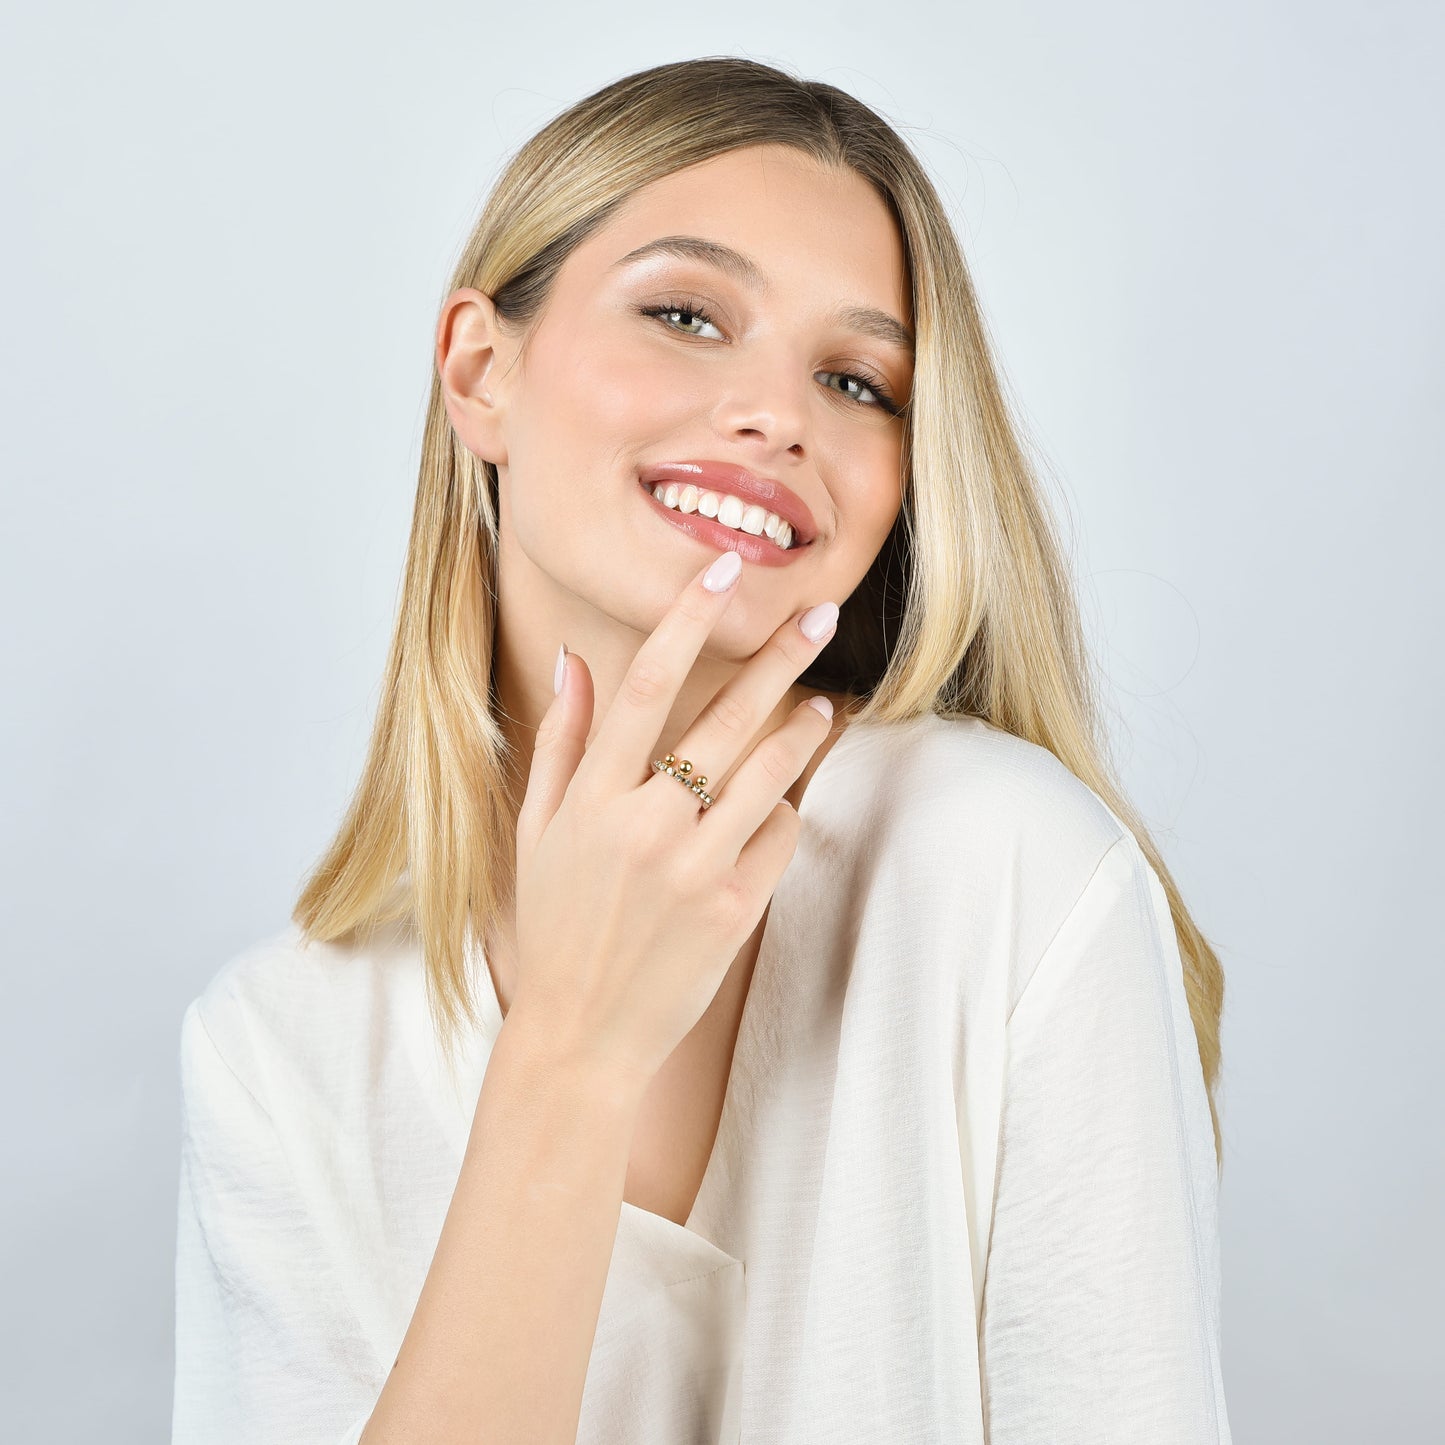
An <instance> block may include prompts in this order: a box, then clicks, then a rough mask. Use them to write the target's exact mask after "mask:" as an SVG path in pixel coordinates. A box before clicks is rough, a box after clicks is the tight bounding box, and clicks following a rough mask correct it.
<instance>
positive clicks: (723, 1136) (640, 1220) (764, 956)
mask: <svg viewBox="0 0 1445 1445" xmlns="http://www.w3.org/2000/svg"><path fill="white" fill-rule="evenodd" d="M881 725H882V724H881V723H880V722H879V720H878V719H872V720H868V721H864V722H859V721H857V720H854V721H853V722H850V723H849V724H848V726H847V727H845V728H844V729H843V731H842V733H841V734H839V736H838V737H837V739H836V740H835V741H834V742H833V744H832V746H831V747H829V749H828V751H827V752H826V753H824V754H823V757H822V758H821V759H820V760H819V762H818V766H817V768H816V769H815V770H814V772H813V776H812V777H811V778H809V780H808V786H807V787H806V788H804V790H803V796H802V798H801V799H800V800H799V803H798V816H799V817H800V818H803V819H807V818H808V817H810V816H811V815H812V813H813V812H814V809H815V807H817V806H819V804H818V801H817V800H818V799H819V798H820V797H822V789H820V786H819V785H820V783H824V782H826V781H827V775H828V774H829V772H830V770H831V769H832V768H833V767H834V766H835V765H836V763H835V760H836V759H837V758H838V756H839V754H840V753H842V752H846V751H849V744H850V742H855V743H856V741H857V735H858V734H859V733H860V732H862V731H863V730H865V729H867V728H869V727H878V726H881ZM808 842H809V839H808V834H807V830H806V829H804V832H803V834H802V836H801V837H800V839H799V844H798V851H799V852H802V850H803V849H804V848H805V847H806V846H808ZM798 861H799V859H798V856H797V854H795V855H794V858H793V860H792V861H791V862H790V863H789V865H788V871H791V869H792V868H793V866H794V865H795V864H796V863H797V862H798ZM788 871H785V872H784V873H783V876H782V878H781V879H779V881H778V886H777V888H775V889H774V891H773V895H772V897H771V899H770V900H769V902H768V905H767V909H766V918H765V920H764V925H763V936H762V938H761V939H760V940H759V941H758V956H757V960H756V962H755V963H754V964H753V971H752V975H751V977H750V979H749V983H748V991H747V996H746V997H745V998H744V1000H743V1011H742V1016H741V1018H740V1019H739V1021H738V1033H737V1039H736V1041H735V1042H734V1044H733V1054H732V1062H731V1066H730V1067H729V1069H728V1080H727V1085H726V1087H725V1089H724V1092H723V1104H722V1111H721V1113H720V1114H719V1116H718V1126H717V1133H716V1134H715V1136H714V1138H713V1145H712V1151H711V1152H710V1153H709V1155H708V1159H707V1164H706V1165H705V1166H704V1169H703V1174H702V1182H701V1183H700V1184H699V1185H698V1190H697V1195H696V1196H695V1198H694V1199H693V1204H692V1208H691V1210H689V1211H688V1216H687V1219H686V1221H685V1222H684V1223H682V1224H679V1223H678V1222H677V1221H676V1220H675V1219H671V1218H669V1217H668V1216H667V1215H665V1214H658V1213H656V1212H655V1211H653V1210H651V1209H644V1208H643V1207H642V1206H641V1205H640V1204H632V1203H630V1202H629V1201H628V1200H626V1199H624V1200H623V1201H622V1214H621V1218H622V1220H623V1221H624V1222H627V1223H630V1224H631V1226H632V1227H634V1228H638V1229H641V1230H642V1231H643V1232H644V1233H646V1234H656V1235H657V1237H658V1239H659V1240H661V1241H667V1240H672V1241H673V1242H675V1243H679V1244H681V1245H683V1246H684V1247H690V1248H691V1249H693V1250H694V1251H696V1250H698V1249H699V1248H700V1249H702V1250H703V1251H704V1252H705V1253H707V1254H708V1255H709V1256H714V1255H715V1256H717V1258H718V1260H719V1262H726V1261H727V1260H731V1259H732V1258H733V1257H732V1256H731V1255H728V1254H726V1252H725V1251H724V1250H722V1249H721V1248H720V1247H719V1246H718V1245H717V1244H716V1243H715V1242H714V1240H713V1239H712V1238H711V1237H710V1234H709V1230H711V1232H712V1233H716V1230H715V1229H714V1228H712V1226H713V1220H712V1217H711V1210H712V1208H713V1199H712V1196H713V1194H714V1193H715V1192H716V1190H717V1188H718V1184H717V1179H718V1176H719V1174H720V1173H721V1171H722V1169H723V1156H724V1154H725V1152H726V1151H727V1150H728V1149H729V1148H730V1147H731V1141H732V1138H733V1132H734V1130H733V1115H734V1114H735V1113H736V1112H737V1109H738V1108H739V1104H738V1096H739V1093H740V1091H741V1088H742V1084H743V1081H744V1080H745V1079H747V1078H750V1077H751V1069H752V1065H753V1062H754V1059H753V1052H754V1035H755V1033H756V1030H757V1021H756V1014H757V1011H758V1007H759V1006H758V1004H757V1002H756V1000H757V997H758V996H759V994H760V992H763V990H760V989H759V987H758V985H759V983H760V981H762V980H763V978H764V977H765V975H766V974H767V973H768V971H769V970H770V969H771V968H773V967H774V966H775V965H774V960H773V953H774V947H773V941H774V939H775V937H776V936H777V933H778V927H779V925H778V918H777V903H778V898H779V895H780V894H784V893H785V891H786V890H785V886H784V885H785V884H786V882H787V879H788ZM795 881H796V879H795ZM472 951H473V954H474V964H473V968H474V971H475V975H476V978H477V985H478V994H479V1002H480V1006H481V1014H482V1030H483V1032H484V1033H485V1035H486V1037H487V1041H488V1046H489V1049H490V1044H491V1042H492V1041H494V1040H495V1039H496V1037H497V1034H498V1033H499V1032H500V1030H501V1027H502V1007H501V1002H500V1000H499V999H498V997H497V989H496V983H495V981H494V980H493V978H492V970H491V968H490V966H489V965H488V963H487V961H486V957H485V954H484V952H483V950H482V946H481V943H480V941H479V940H475V939H474V940H473V941H472Z"/></svg>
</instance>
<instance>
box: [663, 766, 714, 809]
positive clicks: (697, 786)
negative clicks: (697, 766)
mask: <svg viewBox="0 0 1445 1445" xmlns="http://www.w3.org/2000/svg"><path fill="white" fill-rule="evenodd" d="M652 770H653V772H655V773H666V774H667V775H668V777H670V778H676V779H677V780H678V782H679V783H681V784H682V785H683V786H684V787H685V788H687V789H688V791H689V792H692V793H696V794H697V797H698V801H699V802H701V803H702V806H703V811H704V812H706V811H707V809H709V808H710V807H712V797H711V796H710V795H709V794H708V793H706V792H704V791H703V790H704V789H705V788H706V787H707V776H706V774H700V775H699V776H698V777H696V778H695V777H693V775H692V763H691V762H690V761H689V760H688V759H687V758H683V759H682V760H681V761H679V760H678V758H677V757H676V756H675V755H674V754H672V753H668V755H667V756H666V757H665V758H653V760H652Z"/></svg>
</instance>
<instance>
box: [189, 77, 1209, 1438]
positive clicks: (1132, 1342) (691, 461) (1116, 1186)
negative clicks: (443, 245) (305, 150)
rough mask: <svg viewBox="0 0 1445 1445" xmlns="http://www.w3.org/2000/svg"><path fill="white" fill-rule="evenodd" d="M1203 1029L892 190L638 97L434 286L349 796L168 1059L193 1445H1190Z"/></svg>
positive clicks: (895, 163)
mask: <svg viewBox="0 0 1445 1445" xmlns="http://www.w3.org/2000/svg"><path fill="white" fill-rule="evenodd" d="M559 644H560V647H559ZM554 661H555V665H554ZM549 683H550V684H551V686H550V687H549ZM810 704H811V705H810ZM424 1001H425V1005H426V1006H425V1007H424V1006H423V1004H424ZM1221 1003H1222V975H1221V971H1220V967H1219V963H1218V960H1217V958H1216V957H1215V955H1214V953H1213V952H1212V951H1211V949H1210V947H1209V945H1208V944H1207V943H1206V941H1205V940H1204V938H1203V937H1202V936H1201V935H1200V933H1199V932H1198V930H1197V929H1196V928H1195V927H1194V925H1193V923H1192V922H1191V920H1190V918H1189V915H1188V913H1187V912H1186V910H1185V908H1184V905H1183V903H1182V902H1181V900H1180V898H1179V894H1178V891H1177V889H1176V888H1175V887H1174V884H1173V881H1172V879H1171V878H1170V875H1169V872H1168V870H1167V868H1166V867H1165V866H1164V863H1163V861H1162V860H1161V858H1160V856H1159V854H1158V852H1157V850H1156V849H1155V847H1154V845H1153V844H1152V843H1151V842H1150V840H1149V837H1148V834H1147V832H1146V830H1145V829H1144V827H1143V825H1142V823H1141V821H1140V819H1139V818H1138V816H1137V814H1135V813H1134V812H1133V810H1132V809H1131V808H1130V806H1129V804H1128V803H1127V801H1126V800H1125V799H1124V798H1123V796H1122V795H1121V792H1120V790H1119V788H1118V786H1117V785H1116V784H1115V783H1114V782H1113V780H1112V779H1111V777H1110V776H1109V773H1108V771H1107V769H1106V766H1105V763H1104V761H1103V748H1102V745H1101V741H1100V731H1099V727H1098V724H1097V721H1096V707H1095V703H1094V700H1093V688H1092V682H1091V679H1090V673H1089V669H1088V663H1087V659H1086V655H1085V651H1084V647H1083V643H1082V640H1081V631H1080V626H1079V622H1078V618H1077V615H1076V611H1075V605H1074V602H1073V600H1072V597H1071V594H1070V591H1069V587H1068V584H1067V576H1066V571H1065V567H1064V565H1063V560H1062V556H1061V551H1060V548H1059V545H1058V543H1057V542H1056V540H1055V539H1054V536H1053V534H1052V532H1051V530H1050V524H1049V522H1048V519H1047V514H1046V509H1045V507H1044V504H1043V502H1042V500H1041V496H1040V493H1039V489H1038V486H1037V483H1036V481H1035V479H1034V476H1033V474H1032V472H1031V470H1030V467H1029V464H1028V462H1027V460H1026V458H1025V455H1024V449H1023V447H1022V445H1021V443H1020V441H1019V438H1018V435H1017V433H1016V429H1015V426H1014V424H1013V423H1012V421H1011V420H1010V417H1009V415H1008V412H1007V410H1006V408H1005V404H1004V401H1003V399H1002V396H1001V391H1000V386H999V383H998V380H997V377H996V373H995V369H994V366H993V363H992V361H991V359H990V353H989V347H988V344H987V340H986V336H985V332H984V327H983V323H982V320H981V318H980V315H979V312H978V308H977V305H976V302H975V300H974V296H973V291H972V288H971V286H970V282H969V278H968V274H967V271H966V269H965V266H964V262H963V259H962V256H961V254H960V251H959V247H958V244H957V241H956V239H955V237H954V234H953V232H952V230H951V228H950V226H949V223H948V221H947V218H946V216H945V213H944V211H943V209H942V207H941V205H940V203H939V200H938V198H937V196H936V194H935V192H934V190H933V188H932V186H931V185H930V183H929V181H928V180H927V178H926V176H925V174H924V173H923V171H922V170H921V168H920V166H919V164H918V162H917V161H916V159H915V158H914V157H913V156H912V155H911V153H910V152H909V150H908V149H907V147H906V146H905V145H904V144H903V142H902V141H901V140H900V139H899V138H898V137H897V135H896V134H895V133H894V132H893V131H892V130H891V129H890V128H889V127H888V126H887V125H886V124H885V123H884V122H883V121H882V120H881V119H880V118H879V117H878V116H877V115H875V114H874V113H873V112H872V111H871V110H869V109H868V108H867V107H865V106H863V105H862V104H861V103H859V102H858V101H857V100H855V99H853V98H852V97H850V96H848V95H846V94H845V93H843V92H841V91H839V90H836V89H834V88H833V87H831V86H827V85H822V84H816V83H807V82H802V81H799V80H797V79H795V78H793V77H790V76H788V75H785V74H783V73H781V72H779V71H777V70H774V69H771V68H769V67H766V66H762V65H758V64H755V63H753V62H750V61H747V60H742V59H732V58H714V59H705V60H698V61H694V62H690V63H686V64H677V65H668V66H661V67H658V68H656V69H653V70H648V71H645V72H642V73H640V74H637V75H633V76H630V77H628V78H626V79H624V80H622V81H619V82H618V83H616V84H615V85H611V86H608V87H606V88H605V89H603V90H601V91H599V92H598V93H596V94H595V95H592V96H590V97H588V98H587V99H586V100H584V101H582V102H581V103H580V104H578V105H576V106H574V107H573V108H572V109H571V110H569V111H567V112H566V113H565V114H563V115H562V116H560V117H559V118H557V119H556V120H555V121H553V122H552V123H551V124H550V125H548V126H547V127H546V128H545V129H544V130H543V131H542V132H541V133H540V134H539V135H537V136H536V137H535V138H534V139H533V140H532V141H530V142H529V143H528V144H527V145H526V146H524V147H523V148H522V150H521V151H520V152H519V154H518V155H517V157H516V158H515V160H514V161H513V162H512V164H511V166H510V167H509V169H508V170H507V171H506V173H505V174H504V175H503V177H502V179H501V181H500V183H499V184H498V186H497V187H496V190H495V192H494V194H493V195H492V197H491V198H490V200H489V202H488V204H487V206H486V208H485V210H484V212H483V214H482V216H481V218H480V220H479V222H478V224H477V226H476V228H475V230H474V232H473V234H472V237H471V239H470V241H469V243H468V245H467V247H466V251H465V254H464V255H463V256H462V258H461V261H460V263H459V265H458V266H457V268H456V272H455V274H454V276H453V278H452V284H451V286H450V288H449V295H448V296H447V298H446V300H445V302H444V304H443V306H442V309H441V315H440V318H439V322H438V327H437V336H436V372H435V375H434V378H433V383H432V392H431V402H430V408H429V412H428V417H427V425H426V434H425V440H424V445H423V457H422V467H421V478H420V487H419V492H418V498H417V506H416V512H415V517H414V522H413V534H412V542H411V550H410V555H409V558H408V565H407V575H406V583H405V594H404V598H403V602H402V607H401V614H400V618H399V622H398V626H397V630H396V635H395V640H394V643H393V647H392V652H391V657H390V661H389V665H388V675H387V684H386V689H385V694H384V697H383V701H382V706H381V709H380V714H379V717H378V722H377V726H376V730H375V734H374V737H373V742H372V747H371V752H370V756H369V758H368V760H367V765H366V770H365V775H364V777H363V779H362V781H361V785H360V787H359V790H358V792H357V795H356V798H355V800H354V802H353V805H352V807H351V810H350V812H349V813H348V815H347V817H346V820H345V822H344V824H343V826H342V828H341V831H340V834H339V836H338V837H337V839H336V841H335V843H334V844H333V846H332V848H331V849H330V851H329V853H328V854H327V856H326V857H325V859H324V861H323V862H322V864H321V865H320V867H319V868H318V869H317V871H316V873H315V876H314V877H313V878H312V879H311V880H310V882H309V884H308V886H307V887H306V889H305V892H304V894H303V896H302V897H301V899H300V901H299V903H298V905H297V908H296V911H295V914H294V925H293V927H292V928H290V929H288V930H287V931H286V932H285V933H283V934H281V935H279V936H278V937H276V938H273V939H270V940H267V941H266V942H265V943H263V944H261V945H259V946H258V947H256V948H254V949H252V950H249V951H248V952H247V953H245V954H243V955H242V956H241V957H239V958H237V959H234V960H232V961H231V962H230V963H229V964H228V965H227V966H226V967H225V968H224V969H222V970H221V971H220V973H219V974H218V975H217V976H216V978H215V979H214V980H213V981H212V982H211V983H210V985H209V986H208V988H207V989H206V990H205V992H204V993H203V994H202V995H201V997H200V998H199V999H197V1000H196V1001H195V1002H194V1003H193V1004H192V1005H191V1007H190V1008H189V1009H188V1011H187V1013H186V1017H185V1021H184V1024H183V1027H182V1061H183V1082H184V1091H185V1111H186V1135H185V1148H184V1152H183V1177H182V1184H181V1214H180V1235H179V1245H178V1266H177V1269H178V1276H177V1290H178V1303H177V1380H176V1403H175V1437H174V1438H175V1440H176V1441H177V1442H190V1441H193V1440H194V1441H201V1440H205V1441H208V1442H212V1445H214V1442H223V1441H233V1440H234V1441H242V1440H246V1441H252V1440H283V1439H284V1440H286V1441H289V1442H298V1441H316V1442H327V1445H340V1442H342V1441H346V1442H353V1445H354V1442H356V1441H358V1440H364V1441H365V1442H367V1445H385V1442H388V1441H392V1440H412V1439H427V1440H433V1441H444V1440H453V1439H455V1440H461V1439H471V1440H498V1441H508V1442H513V1441H539V1442H541V1441H547V1442H552V1441H572V1440H574V1439H575V1440H577V1441H585V1442H613V1441H615V1442H622V1441H627V1442H629V1445H647V1442H657V1445H663V1442H666V1445H676V1442H683V1441H688V1442H691V1441H708V1442H717V1441H763V1440H767V1441H787V1442H794V1441H805V1440H814V1439H817V1440H824V1439H827V1440H849V1441H874V1440H878V1441H885V1440H886V1441H896V1440H919V1441H936V1440H937V1441H941V1440H945V1439H947V1440H952V1441H958V1440H964V1441H976V1442H982V1441H985V1440H989V1441H992V1442H993V1445H1001V1442H1007V1445H1015V1442H1024V1441H1029V1442H1052V1445H1057V1442H1063V1441H1072V1440H1084V1439H1090V1440H1092V1439H1108V1440H1110V1441H1112V1442H1136V1441H1137V1442H1141V1445H1142V1442H1145V1441H1147V1442H1150V1445H1158V1442H1162V1441H1169V1442H1185V1441H1189V1442H1194V1441H1199V1442H1204V1441H1208V1442H1220V1441H1227V1440H1228V1439H1229V1426H1228V1422H1227V1417H1226V1412H1225V1402H1224V1395H1223V1388H1222V1383H1221V1375H1220V1363H1219V1303H1218V1254H1217V1249H1218V1245H1217V1226H1216V1206H1217V1185H1218V1173H1217V1169H1218V1162H1219V1146H1220V1134H1219V1127H1218V1122H1217V1118H1216V1115H1215V1108H1214V1100H1213V1089H1214V1085H1215V1080H1216V1076H1217V1072H1218V1065H1219V1045H1218V1025H1219V1016H1220V1009H1221ZM444 1062H445V1064H447V1065H449V1066H450V1072H449V1074H448V1073H447V1071H446V1070H444V1068H443V1063H444Z"/></svg>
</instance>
